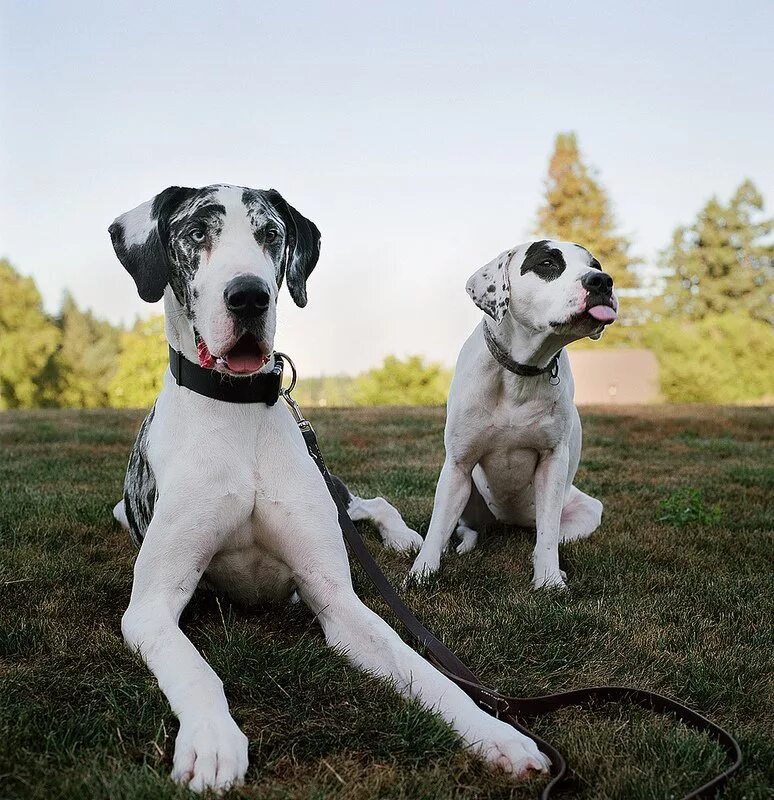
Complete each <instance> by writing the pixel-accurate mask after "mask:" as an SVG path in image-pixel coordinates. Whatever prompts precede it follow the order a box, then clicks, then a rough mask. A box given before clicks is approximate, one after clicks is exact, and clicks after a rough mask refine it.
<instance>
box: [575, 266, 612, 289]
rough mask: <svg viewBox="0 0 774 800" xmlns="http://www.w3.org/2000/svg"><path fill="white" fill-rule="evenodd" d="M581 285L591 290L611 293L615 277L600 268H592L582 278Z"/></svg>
mask: <svg viewBox="0 0 774 800" xmlns="http://www.w3.org/2000/svg"><path fill="white" fill-rule="evenodd" d="M581 286H582V287H583V288H584V289H586V290H587V291H589V292H596V293H597V294H610V292H612V291H613V279H612V278H611V277H610V276H609V275H608V274H607V273H606V272H602V271H601V270H598V269H592V270H591V271H590V272H587V273H586V274H585V275H584V276H583V277H582V278H581Z"/></svg>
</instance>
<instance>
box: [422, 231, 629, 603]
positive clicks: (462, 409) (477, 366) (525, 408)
mask: <svg viewBox="0 0 774 800" xmlns="http://www.w3.org/2000/svg"><path fill="white" fill-rule="evenodd" d="M466 288H467V291H468V294H469V295H470V297H471V298H472V300H473V302H474V303H475V304H476V305H477V306H478V307H479V308H480V309H481V310H482V311H483V312H484V313H485V315H486V316H485V317H484V318H483V319H482V321H481V322H480V323H479V325H478V326H477V327H476V329H475V330H474V331H473V333H472V334H471V335H470V337H469V338H468V340H467V341H466V342H465V344H464V345H463V347H462V350H461V352H460V355H459V358H458V360H457V367H456V371H455V374H454V380H453V381H452V385H451V389H450V392H449V401H448V411H447V421H446V431H445V435H444V440H445V445H446V458H445V461H444V465H443V469H442V471H441V475H440V478H439V481H438V487H437V489H436V494H435V504H434V507H433V515H432V519H431V521H430V528H429V530H428V533H427V536H426V537H425V541H424V544H423V545H422V549H421V550H420V552H419V554H418V556H417V557H416V560H415V562H414V564H413V566H412V568H411V574H412V575H413V576H414V578H415V579H416V580H419V581H421V580H422V579H423V578H424V577H426V576H427V575H429V574H431V573H433V572H435V571H436V570H438V569H439V567H440V563H441V554H442V553H443V551H444V549H445V548H446V545H447V544H448V542H449V539H450V538H451V535H452V533H453V532H455V530H456V532H457V534H458V535H459V537H460V539H461V542H460V544H459V546H458V547H457V551H458V552H459V553H466V552H468V551H469V550H472V549H473V547H475V544H476V541H477V536H478V532H477V529H478V528H479V527H481V526H482V525H486V524H488V523H491V522H494V521H499V522H504V523H509V524H512V525H519V526H524V527H532V528H536V529H537V539H536V544H535V549H534V553H533V567H534V573H533V586H534V587H535V588H539V587H558V588H563V587H565V586H566V583H565V580H566V575H565V573H564V572H563V571H562V570H561V569H560V568H559V542H560V541H562V542H570V541H573V540H576V539H583V538H585V537H587V536H590V535H591V534H592V533H593V532H594V531H595V530H596V528H597V527H598V526H599V524H600V521H601V519H602V503H600V502H599V500H596V499H595V498H593V497H589V496H588V495H586V494H584V493H583V492H581V491H580V489H578V488H577V487H576V486H573V480H574V479H575V473H576V470H577V468H578V462H579V460H580V453H581V423H580V417H579V416H578V410H577V408H576V407H575V403H574V402H573V394H574V391H575V387H574V384H573V378H572V372H571V370H570V362H569V359H568V357H567V354H566V352H565V351H564V350H563V348H564V347H565V345H567V344H569V343H570V342H573V341H576V340H577V339H582V338H584V337H586V336H589V337H591V338H592V339H598V338H599V337H600V336H601V334H602V331H603V330H604V328H605V326H606V325H609V324H610V323H612V322H614V321H615V319H616V316H617V311H618V300H617V298H616V295H615V292H614V290H613V279H612V278H611V277H610V276H609V275H608V274H607V273H605V272H603V271H602V268H601V266H600V264H599V262H598V261H597V259H596V258H594V256H593V255H591V253H589V252H588V251H587V250H586V249H585V248H583V247H580V246H579V245H576V244H570V243H568V242H555V241H548V240H542V241H537V242H531V243H527V244H522V245H519V246H518V247H515V248H514V249H512V250H508V251H507V252H505V253H501V254H500V255H499V256H498V257H497V258H496V259H494V261H491V262H490V263H488V264H486V265H485V266H483V267H482V268H481V269H479V270H478V271H477V272H475V273H474V274H473V275H472V277H471V278H470V279H469V281H468V283H467V287H466ZM519 373H521V374H519Z"/></svg>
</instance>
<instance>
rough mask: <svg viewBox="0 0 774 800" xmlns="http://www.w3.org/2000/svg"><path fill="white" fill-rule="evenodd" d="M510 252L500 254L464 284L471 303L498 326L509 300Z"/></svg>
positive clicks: (511, 254) (511, 253)
mask: <svg viewBox="0 0 774 800" xmlns="http://www.w3.org/2000/svg"><path fill="white" fill-rule="evenodd" d="M512 257H513V251H512V250H506V251H505V252H504V253H500V255H499V256H497V258H495V259H494V260H493V261H490V262H489V263H488V264H485V265H484V266H483V267H481V269H479V270H477V271H476V272H474V273H473V274H472V275H471V276H470V278H468V282H467V283H466V284H465V290H466V291H467V293H468V294H469V295H470V297H471V299H472V300H473V302H474V303H475V304H476V305H477V306H478V307H479V308H480V309H481V310H482V311H483V312H484V313H485V314H488V315H489V316H490V317H491V318H492V319H493V320H494V321H495V322H497V323H498V324H499V323H500V322H502V320H503V317H504V316H505V312H506V311H507V310H508V303H509V302H510V298H511V279H510V278H509V276H508V266H509V264H510V263H511V258H512Z"/></svg>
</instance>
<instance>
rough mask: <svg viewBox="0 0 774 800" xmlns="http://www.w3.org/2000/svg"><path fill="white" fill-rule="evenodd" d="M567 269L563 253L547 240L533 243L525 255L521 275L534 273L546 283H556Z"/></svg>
mask: <svg viewBox="0 0 774 800" xmlns="http://www.w3.org/2000/svg"><path fill="white" fill-rule="evenodd" d="M566 268H567V263H566V262H565V260H564V256H563V255H562V251H561V250H559V249H557V248H556V247H551V245H550V244H549V242H548V241H547V240H545V239H544V240H542V241H540V242H533V243H532V244H531V245H530V246H529V247H528V248H527V252H526V253H525V255H524V261H523V262H522V264H521V274H522V275H524V274H525V273H527V272H534V273H535V275H537V276H538V277H539V278H542V279H543V280H544V281H547V282H550V281H555V280H556V279H557V278H558V277H559V276H560V275H561V274H562V273H563V272H564V271H565V269H566Z"/></svg>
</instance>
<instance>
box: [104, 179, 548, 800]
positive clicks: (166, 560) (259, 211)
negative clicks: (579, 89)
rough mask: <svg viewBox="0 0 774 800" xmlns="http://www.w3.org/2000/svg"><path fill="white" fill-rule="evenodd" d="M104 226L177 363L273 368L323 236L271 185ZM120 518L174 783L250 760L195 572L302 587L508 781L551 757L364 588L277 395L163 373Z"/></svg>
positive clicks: (189, 200)
mask: <svg viewBox="0 0 774 800" xmlns="http://www.w3.org/2000/svg"><path fill="white" fill-rule="evenodd" d="M110 235H111V238H112V241H113V246H114V248H115V251H116V254H117V256H118V258H119V260H120V261H121V263H122V264H123V266H124V267H125V268H126V269H127V270H128V272H129V273H130V275H131V276H132V278H133V279H134V281H135V283H136V285H137V290H138V292H139V294H140V297H142V298H143V299H144V300H146V301H156V300H159V299H160V298H161V297H162V296H163V298H164V307H165V313H166V335H167V339H168V340H169V343H170V345H171V347H172V348H174V350H176V351H177V352H179V353H181V354H182V357H183V358H184V359H186V360H187V361H189V362H192V363H193V364H195V365H198V366H199V367H200V368H204V369H206V370H216V371H218V372H221V373H224V374H225V376H226V378H225V380H227V381H231V382H239V381H249V380H250V377H251V376H255V375H257V374H259V373H265V372H267V371H271V370H272V369H273V365H274V356H273V347H274V335H275V328H276V304H277V296H278V293H279V289H280V286H281V284H282V281H283V277H285V278H286V279H287V283H288V289H289V290H290V294H291V297H292V298H293V300H294V301H295V303H296V304H297V305H298V306H304V305H306V299H307V298H306V281H307V278H308V277H309V274H310V273H311V272H312V269H313V268H314V266H315V264H316V263H317V259H318V255H319V242H320V239H319V231H318V230H317V228H316V227H315V225H314V224H312V223H311V222H310V221H309V220H307V219H306V218H304V217H303V216H301V214H299V213H298V212H297V211H296V210H295V209H294V208H293V207H292V206H290V205H288V204H287V203H286V202H285V201H284V200H283V198H282V197H281V196H280V195H279V194H278V193H277V192H276V191H273V190H269V191H258V190H253V189H244V188H240V187H233V186H225V185H217V186H208V187H206V188H203V189H187V188H180V187H171V188H169V189H166V190H165V191H163V192H161V194H159V195H157V196H156V197H155V198H153V199H152V200H150V201H148V202H146V203H143V204H142V205H140V206H139V207H137V208H135V209H134V210H133V211H129V212H128V213H126V214H123V215H122V216H120V217H118V218H117V219H116V221H115V222H114V223H113V225H112V226H111V227H110ZM206 374H208V375H209V373H206ZM339 491H340V492H341V493H343V494H344V496H345V497H349V509H348V510H349V513H350V515H351V516H352V517H353V519H366V518H367V519H371V520H373V521H374V522H375V524H376V526H377V527H378V528H379V530H380V532H381V535H382V537H383V539H384V542H385V544H386V545H388V546H390V547H393V548H395V549H398V550H407V549H411V548H417V547H418V546H419V545H420V544H421V542H422V540H421V537H419V535H418V534H417V533H415V532H414V531H411V530H410V529H409V528H407V527H406V525H405V524H404V523H403V521H402V519H401V517H400V515H399V514H398V512H397V511H396V510H395V509H394V508H392V506H390V505H389V504H388V503H387V502H386V501H385V500H383V499H381V498H376V499H374V500H362V499H360V498H356V497H352V496H351V495H349V494H348V492H347V491H346V489H345V487H343V485H341V486H340V487H339ZM114 514H115V516H116V518H117V519H118V520H119V522H121V523H122V524H123V525H124V527H126V528H127V529H128V530H129V531H130V533H131V535H132V537H133V539H134V540H135V541H136V542H137V543H141V547H140V552H139V555H138V556H137V560H136V563H135V567H134V584H133V587H132V595H131V600H130V603H129V607H128V608H127V611H126V613H125V614H124V616H123V619H122V624H121V627H122V631H123V634H124V637H125V639H126V642H127V644H128V645H129V646H130V647H132V648H134V649H136V650H138V651H139V653H140V654H141V656H142V657H143V658H144V660H145V661H146V663H147V665H148V667H149V668H150V669H151V671H152V672H153V673H154V675H155V676H156V678H157V679H158V682H159V686H160V687H161V689H162V691H163V692H164V694H165V695H166V696H167V699H168V700H169V702H170V705H171V706H172V710H173V711H174V713H175V714H176V715H177V717H178V719H179V721H180V729H179V733H178V735H177V739H176V742H175V754H174V768H173V771H172V777H173V778H174V780H176V781H178V782H180V783H183V784H187V785H188V787H189V788H191V789H193V790H195V791H203V790H205V789H207V788H213V789H216V790H221V789H225V788H226V787H228V786H231V785H234V784H239V783H241V782H242V781H243V779H244V776H245V772H246V770H247V763H248V759H247V744H248V743H247V739H246V737H245V736H244V734H243V733H242V732H241V731H240V729H239V728H238V727H237V724H236V723H235V722H234V720H233V719H232V717H231V714H230V713H229V707H228V703H227V701H226V696H225V694H224V691H223V684H222V683H221V681H220V679H219V678H218V676H217V675H216V674H215V673H214V672H213V670H212V669H211V668H210V667H209V665H208V664H207V663H206V662H205V660H204V659H203V658H202V656H201V655H200V654H199V653H198V652H197V650H196V648H195V647H194V646H193V644H192V643H191V642H190V641H189V639H188V638H187V637H186V636H185V635H184V634H183V632H182V631H181V630H180V628H179V626H178V620H179V617H180V614H181V612H182V610H183V608H184V607H185V606H186V604H187V603H188V601H189V600H190V598H191V596H192V594H193V592H194V590H195V589H196V587H197V586H198V585H199V583H200V582H201V581H202V580H203V579H204V580H205V581H206V582H207V584H208V585H210V586H211V587H213V588H215V589H217V590H218V591H221V592H223V593H225V594H227V595H228V596H230V597H231V598H233V599H234V600H235V601H237V602H239V603H243V604H252V603H256V602H258V601H264V600H269V601H272V600H273V601H287V600H288V599H289V598H290V597H291V595H292V594H293V592H294V591H296V590H297V591H298V594H299V596H300V597H301V599H302V600H303V601H304V602H305V603H306V605H308V606H309V608H310V609H311V610H312V613H313V614H314V615H315V616H316V617H317V619H318V620H319V622H320V624H321V626H322V628H323V631H324V633H325V639H326V642H327V643H328V644H329V645H330V646H331V647H336V648H340V649H341V650H342V651H343V652H344V653H345V655H346V657H347V658H348V659H349V660H350V661H351V662H352V663H353V664H356V665H357V666H359V667H361V668H363V669H365V670H368V671H369V672H372V673H374V674H376V675H380V676H383V677H385V678H388V679H390V680H391V681H393V682H394V685H395V687H396V688H397V690H398V691H399V692H401V693H402V694H404V695H406V696H409V697H413V698H416V699H417V700H419V701H421V702H422V703H423V704H424V705H425V706H426V707H427V708H429V709H432V710H434V711H436V712H438V713H439V714H441V716H442V717H443V718H444V719H445V720H446V721H447V722H448V723H449V724H450V725H451V727H452V728H453V729H454V730H455V731H456V732H457V733H458V734H459V735H460V737H461V738H462V740H463V742H464V743H465V744H466V746H467V747H469V748H470V749H471V750H473V751H474V752H476V753H477V754H479V755H480V756H481V757H482V758H484V759H485V760H486V761H488V762H490V763H491V764H493V765H495V766H497V767H499V768H501V769H503V770H505V771H506V772H509V773H513V774H514V775H523V774H524V773H526V772H527V771H528V770H536V771H545V770H547V769H548V767H549V762H548V759H546V757H545V756H544V755H543V754H541V753H540V751H539V750H538V749H537V747H536V745H535V744H534V742H533V741H532V740H531V739H529V738H527V737H526V736H523V735H522V734H520V733H519V732H517V731H516V730H514V729H513V728H512V727H511V726H510V725H507V724H505V723H504V722H501V721H500V720H497V719H495V718H494V717H492V716H490V715H488V714H487V713H485V712H484V711H482V710H481V709H480V708H479V707H478V706H477V705H476V704H475V703H474V702H473V701H472V700H471V699H470V698H469V697H468V696H467V695H466V694H465V693H464V692H463V691H462V690H461V689H459V688H458V687H457V686H456V685H455V684H454V683H452V682H451V681H450V680H448V679H447V678H446V677H445V676H444V675H442V674H441V673H440V672H438V671H437V670H436V669H435V668H434V667H432V666H431V665H430V664H429V663H428V662H427V661H426V660H425V659H423V658H422V657H420V656H419V655H418V654H417V653H416V652H415V651H414V650H412V649H411V648H410V647H409V646H408V645H407V644H405V643H404V642H403V641H402V640H401V638H400V637H399V636H398V635H397V634H396V633H395V632H394V631H393V630H392V628H390V627H389V626H388V625H387V623H386V622H384V620H382V619H381V618H380V617H379V616H377V615H376V614H375V613H374V612H372V611H371V610H370V609H368V608H367V607H366V606H365V605H363V603H362V602H361V601H360V600H359V599H358V597H357V595H356V594H355V592H354V590H353V588H352V581H351V577H350V570H349V563H348V560H347V553H346V549H345V546H344V541H343V538H342V533H341V530H340V528H339V524H338V515H337V510H336V506H335V504H334V502H333V500H332V499H331V496H330V494H329V493H328V489H327V487H326V484H325V482H324V480H323V478H322V476H321V474H320V472H319V470H318V469H317V467H316V465H315V463H314V461H313V460H312V458H311V457H310V456H309V453H308V451H307V447H306V444H305V443H304V440H303V438H302V435H301V433H300V431H299V429H298V426H297V425H296V423H295V422H294V420H293V417H292V415H291V414H290V411H289V410H288V409H287V408H286V407H285V405H284V404H283V403H276V404H275V405H271V406H270V405H266V404H263V403H248V404H238V403H229V402H224V401H223V400H217V399H211V398H210V397H205V396H203V395H202V394H198V393H195V392H193V391H191V390H190V389H188V388H185V387H184V386H180V385H177V383H176V382H175V380H174V379H173V377H172V374H171V373H170V372H169V371H167V373H166V375H165V378H164V386H163V389H162V390H161V394H160V395H159V397H158V399H157V401H156V404H155V406H154V408H153V409H152V410H151V412H150V413H149V414H148V416H147V418H146V419H145V421H144V422H143V424H142V427H141V429H140V433H139V435H138V437H137V441H136V443H135V445H134V449H133V451H132V454H131V457H130V461H129V467H128V471H127V474H126V481H125V486H124V499H123V500H122V501H121V502H120V503H119V504H118V505H117V506H116V508H115V510H114ZM312 713H313V712H312Z"/></svg>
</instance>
